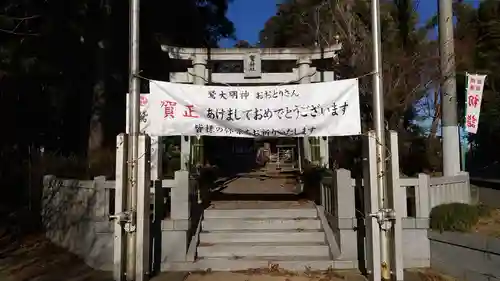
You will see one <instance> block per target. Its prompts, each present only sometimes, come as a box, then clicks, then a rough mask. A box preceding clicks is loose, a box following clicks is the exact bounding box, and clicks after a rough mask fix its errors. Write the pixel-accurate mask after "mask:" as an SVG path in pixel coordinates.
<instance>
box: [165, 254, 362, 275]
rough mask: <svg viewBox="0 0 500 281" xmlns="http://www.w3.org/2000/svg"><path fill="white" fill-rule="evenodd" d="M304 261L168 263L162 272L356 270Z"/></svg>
mask: <svg viewBox="0 0 500 281" xmlns="http://www.w3.org/2000/svg"><path fill="white" fill-rule="evenodd" d="M302 258H303V259H302V260H286V259H285V260H283V259H282V257H275V258H261V259H225V258H209V259H199V260H197V261H195V262H166V263H163V264H162V267H161V271H183V272H192V271H207V270H210V271H243V270H249V269H260V268H262V269H268V268H269V267H270V266H272V265H277V266H279V268H280V269H284V270H289V271H296V272H304V271H310V270H313V271H314V270H329V269H339V270H340V269H355V268H356V267H355V265H354V264H353V263H352V262H351V261H342V260H325V259H323V258H322V257H302Z"/></svg>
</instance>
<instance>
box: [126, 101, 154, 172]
mask: <svg viewBox="0 0 500 281" xmlns="http://www.w3.org/2000/svg"><path fill="white" fill-rule="evenodd" d="M139 99H140V100H139V101H140V102H139V131H140V132H141V133H146V130H147V128H148V126H149V118H148V110H147V109H148V106H149V101H148V100H149V94H141V95H140V97H139ZM125 108H126V114H125V120H126V121H125V132H126V133H127V134H128V133H129V120H130V119H129V118H130V112H129V109H130V108H129V94H128V93H127V96H126V107H125ZM158 140H159V139H158V137H151V175H152V178H151V179H152V180H156V179H157V178H158V175H157V174H156V172H155V170H156V168H157V167H158V166H157V165H158V161H159V159H158V153H156V151H157V150H158V149H159V147H158V146H159V144H158Z"/></svg>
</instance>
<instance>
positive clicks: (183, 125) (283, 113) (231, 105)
mask: <svg viewBox="0 0 500 281" xmlns="http://www.w3.org/2000/svg"><path fill="white" fill-rule="evenodd" d="M149 87H150V88H149V89H150V95H149V107H148V109H147V113H148V119H149V125H148V126H147V128H146V132H147V133H149V134H150V135H154V136H169V135H185V136H231V137H250V138H251V137H297V136H349V135H359V134H360V133H361V118H360V109H359V108H360V107H359V87H358V79H348V80H340V81H334V82H326V83H315V84H299V85H287V86H257V87H219V86H200V85H186V84H175V83H169V82H160V81H151V82H150V85H149Z"/></svg>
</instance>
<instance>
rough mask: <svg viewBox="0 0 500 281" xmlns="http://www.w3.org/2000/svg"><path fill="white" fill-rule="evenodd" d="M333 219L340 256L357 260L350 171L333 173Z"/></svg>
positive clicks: (355, 223) (353, 198)
mask: <svg viewBox="0 0 500 281" xmlns="http://www.w3.org/2000/svg"><path fill="white" fill-rule="evenodd" d="M333 182H334V187H333V192H334V196H333V197H334V200H335V219H336V220H337V221H336V224H337V227H338V232H337V235H338V237H337V240H338V241H337V242H338V243H339V247H340V252H341V254H340V258H341V259H342V260H346V261H352V262H356V263H357V261H358V247H357V239H358V237H357V234H356V230H355V229H356V227H357V222H356V208H355V205H354V203H355V197H354V196H355V194H354V192H355V189H354V187H353V184H352V179H351V172H350V171H349V170H346V169H338V170H336V171H335V174H334V180H333Z"/></svg>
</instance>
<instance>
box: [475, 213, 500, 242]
mask: <svg viewBox="0 0 500 281" xmlns="http://www.w3.org/2000/svg"><path fill="white" fill-rule="evenodd" d="M473 231H474V232H476V233H480V234H484V235H488V236H493V237H497V238H500V209H494V210H492V211H491V213H490V216H486V217H482V218H480V219H479V222H478V223H477V224H476V225H475V226H474V228H473Z"/></svg>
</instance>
